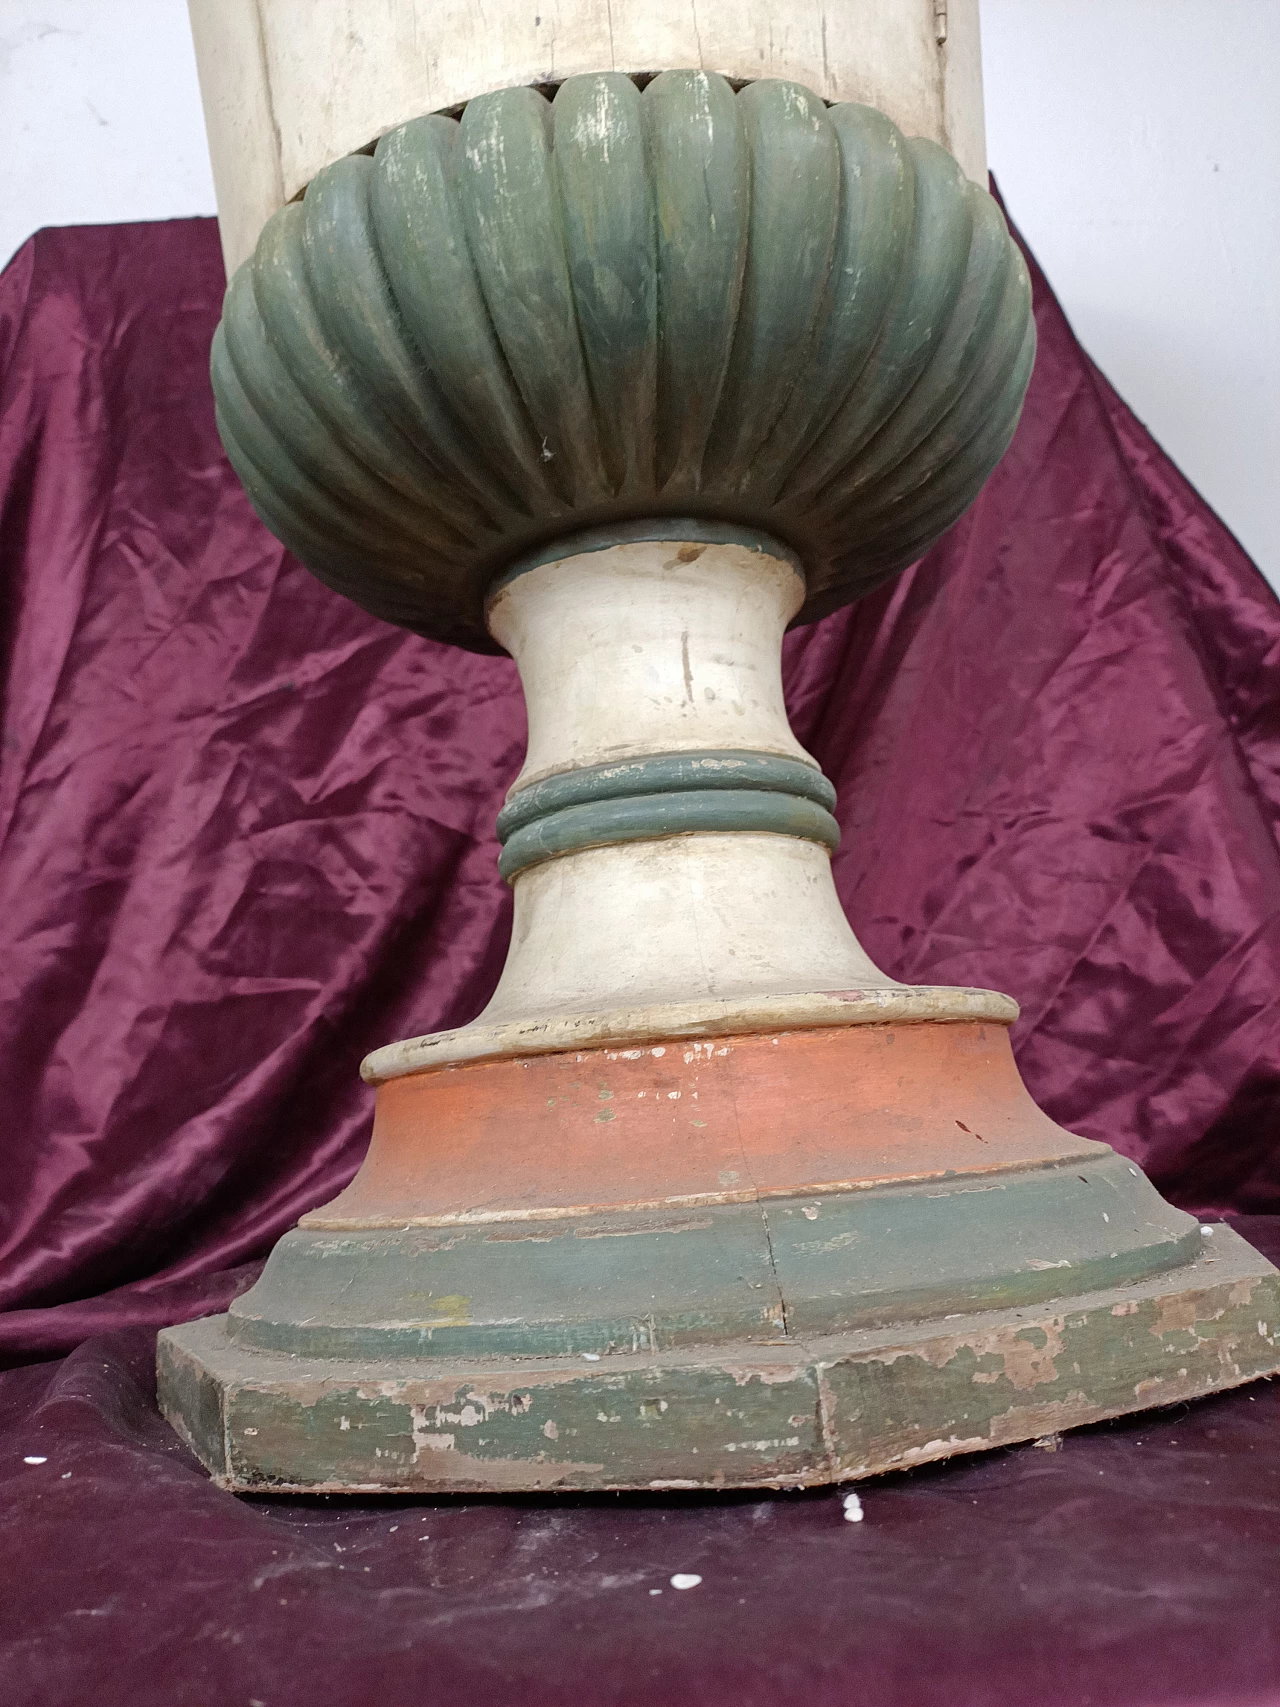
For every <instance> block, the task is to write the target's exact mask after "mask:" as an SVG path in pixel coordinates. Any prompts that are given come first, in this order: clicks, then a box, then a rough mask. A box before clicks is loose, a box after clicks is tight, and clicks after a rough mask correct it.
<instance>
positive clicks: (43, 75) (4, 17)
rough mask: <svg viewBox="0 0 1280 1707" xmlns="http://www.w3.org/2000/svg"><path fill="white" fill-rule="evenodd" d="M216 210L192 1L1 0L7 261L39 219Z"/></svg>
mask: <svg viewBox="0 0 1280 1707" xmlns="http://www.w3.org/2000/svg"><path fill="white" fill-rule="evenodd" d="M214 211H215V208H214V199H213V176H212V174H211V172H210V170H209V150H208V146H207V144H206V142H205V137H204V117H203V115H202V113H201V111H200V91H199V88H198V87H197V84H196V61H195V54H194V52H193V50H192V46H191V27H190V25H189V24H188V22H187V8H186V4H185V0H0V266H2V265H3V264H4V263H5V261H7V260H8V259H9V257H10V255H11V254H12V253H13V251H14V250H15V249H16V248H17V247H18V245H19V244H20V243H22V242H23V241H24V240H25V239H26V238H27V237H29V236H30V235H31V233H32V232H33V231H35V230H36V229H37V228H38V227H40V226H42V225H93V224H99V223H101V224H108V223H113V222H115V221H117V220H126V219H175V218H180V217H182V216H183V215H186V214H193V213H213V212H214Z"/></svg>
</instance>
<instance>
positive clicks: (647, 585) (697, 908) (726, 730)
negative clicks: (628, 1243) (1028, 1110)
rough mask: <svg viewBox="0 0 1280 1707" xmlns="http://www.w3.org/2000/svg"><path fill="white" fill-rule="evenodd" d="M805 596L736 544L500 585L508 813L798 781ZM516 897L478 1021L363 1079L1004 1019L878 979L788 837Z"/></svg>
mask: <svg viewBox="0 0 1280 1707" xmlns="http://www.w3.org/2000/svg"><path fill="white" fill-rule="evenodd" d="M803 596H804V585H803V582H802V580H801V578H800V575H799V573H798V572H797V570H796V569H795V568H794V567H793V566H792V565H791V563H789V562H788V561H786V560H785V559H784V558H783V557H782V556H781V555H778V556H774V555H770V554H768V553H766V552H764V551H761V550H758V549H753V548H751V547H749V546H746V545H738V544H702V543H698V542H696V541H688V542H681V541H667V540H663V541H652V540H648V541H636V542H630V543H626V544H617V545H612V546H608V547H606V548H604V549H601V550H597V551H589V552H583V553H581V554H578V555H574V556H569V557H565V558H563V559H561V560H559V561H556V562H549V563H545V564H542V565H540V566H539V567H537V568H533V569H529V570H526V571H525V572H523V573H521V574H518V575H517V576H516V577H515V578H514V579H512V580H510V581H509V582H508V583H507V584H506V585H505V586H503V587H502V588H501V590H500V591H499V592H498V593H497V595H496V596H495V597H494V598H493V600H492V602H491V606H490V612H489V625H490V628H491V631H492V633H493V634H494V636H495V638H497V639H498V640H499V641H501V643H502V644H503V645H504V646H505V647H506V648H507V649H508V651H509V652H510V653H511V655H512V656H513V657H514V658H515V660H516V663H517V665H518V667H519V670H520V677H521V681H522V683H523V685H524V690H525V695H526V698H527V701H528V708H529V747H528V756H527V759H526V762H525V765H524V768H523V770H522V771H521V773H520V775H519V777H518V778H517V779H516V782H515V784H514V785H513V787H512V790H511V793H510V795H509V796H508V799H509V800H510V799H514V798H517V797H519V796H520V795H521V794H522V792H523V791H525V790H528V789H530V788H531V787H533V786H534V785H537V784H545V783H546V781H547V779H548V778H562V777H568V776H571V775H573V774H575V773H582V772H584V771H586V770H588V769H589V768H590V767H598V766H609V765H613V764H615V763H618V762H619V761H632V760H646V759H653V758H656V757H659V756H662V755H674V754H690V753H704V752H709V751H714V752H717V753H742V754H744V755H757V754H765V755H773V756H775V757H777V758H781V759H784V760H789V761H791V762H792V764H795V763H796V762H797V761H799V762H800V763H801V764H802V765H803V766H805V767H808V768H809V769H811V770H812V771H814V772H816V771H817V769H818V767H817V766H816V764H815V763H814V761H813V760H812V759H811V758H810V757H809V755H808V754H806V753H805V751H804V749H803V748H802V747H801V746H800V745H799V743H798V742H797V740H796V738H795V736H794V735H793V734H792V732H791V729H790V727H789V726H788V723H787V718H786V711H785V708H784V705H783V698H782V679H781V645H782V635H783V632H784V630H785V628H786V626H787V623H788V622H789V621H790V619H791V618H792V616H794V614H795V613H796V611H797V610H799V608H800V606H801V603H802V602H803ZM771 798H774V799H776V798H777V796H774V797H771ZM513 889H514V906H515V913H514V922H513V927H512V937H511V948H510V952H509V954H508V957H507V963H506V967H505V968H504V970H503V974H502V977H501V979H500V981H499V983H498V987H497V989H496V991H495V992H494V995H493V999H492V1001H491V1002H490V1003H489V1005H488V1007H486V1008H485V1010H484V1012H483V1013H482V1014H480V1016H479V1017H478V1018H477V1019H476V1020H475V1021H474V1022H473V1023H472V1024H471V1025H470V1026H464V1027H462V1028H461V1029H459V1030H457V1031H453V1032H446V1033H439V1034H437V1035H436V1036H434V1037H428V1038H417V1039H412V1040H410V1041H408V1042H406V1043H399V1044H392V1045H390V1046H389V1047H387V1048H385V1049H380V1050H378V1051H376V1052H375V1054H374V1055H372V1056H370V1057H369V1059H368V1061H367V1062H366V1063H365V1076H366V1077H367V1078H369V1079H371V1080H373V1081H375V1082H377V1081H380V1080H383V1079H386V1078H389V1077H394V1076H397V1075H399V1074H403V1073H406V1072H413V1071H416V1070H420V1069H421V1068H423V1067H425V1066H429V1065H435V1064H439V1063H442V1062H445V1061H450V1060H463V1059H468V1058H475V1057H479V1056H487V1055H494V1054H506V1053H522V1052H527V1051H532V1050H538V1051H544V1050H549V1049H563V1048H572V1047H574V1046H575V1045H579V1044H587V1043H594V1044H599V1043H601V1042H610V1041H613V1042H619V1043H623V1042H628V1041H633V1040H636V1039H641V1038H654V1037H663V1036H671V1035H684V1036H696V1035H704V1034H705V1035H709V1034H723V1033H726V1032H730V1031H743V1030H762V1029H770V1028H773V1027H777V1028H779V1029H783V1028H788V1029H790V1028H795V1027H797V1026H800V1027H806V1026H814V1025H840V1024H850V1023H857V1022H859V1021H868V1020H876V1019H890V1018H920V1019H925V1018H929V1019H936V1018H957V1019H959V1018H973V1017H986V1018H991V1019H994V1020H999V1021H1003V1022H1005V1023H1007V1022H1008V1021H1009V1020H1010V1019H1012V1018H1013V1017H1014V1016H1015V1015H1016V1012H1017V1009H1016V1007H1015V1005H1014V1004H1013V1003H1012V1002H1011V1001H1010V1000H1009V998H1008V997H1005V996H996V995H993V994H992V993H991V992H985V991H967V990H949V989H911V988H908V987H906V986H904V985H901V984H898V983H896V982H895V981H894V980H893V979H891V978H889V977H887V976H886V975H885V974H884V973H883V972H881V971H880V970H879V969H878V968H877V967H876V966H875V965H874V964H873V963H872V962H871V960H870V959H869V958H868V957H867V955H866V953H865V952H864V951H863V949H862V947H861V946H860V944H859V943H858V940H857V938H856V937H855V936H854V934H853V931H852V930H851V929H850V927H849V923H848V921H847V920H846V918H845V916H844V912H843V910H842V908H841V906H840V901H839V898H838V896H837V894H836V890H835V884H834V882H833V880H832V875H831V861H830V854H829V851H828V849H827V848H826V847H824V846H822V845H821V844H820V843H819V842H818V841H816V840H809V839H806V838H803V837H801V836H797V835H793V834H782V833H756V832H752V831H723V830H718V831H709V832H701V833H691V834H679V835H665V836H660V837H657V838H654V839H649V840H640V841H628V842H621V843H616V844H614V845H607V846H588V847H584V848H582V849H581V850H580V851H574V852H569V853H564V854H560V855H558V856H556V857H554V858H547V859H544V860H542V861H541V862H540V863H536V864H533V865H531V866H529V867H528V868H527V869H525V870H522V871H520V872H519V873H518V874H517V875H516V876H515V878H514V880H513Z"/></svg>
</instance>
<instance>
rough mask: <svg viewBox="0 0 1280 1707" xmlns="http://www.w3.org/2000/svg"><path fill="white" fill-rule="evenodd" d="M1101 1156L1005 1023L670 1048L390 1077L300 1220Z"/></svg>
mask: <svg viewBox="0 0 1280 1707" xmlns="http://www.w3.org/2000/svg"><path fill="white" fill-rule="evenodd" d="M1104 1148H1105V1146H1103V1145H1099V1144H1095V1143H1092V1142H1091V1141H1090V1140H1088V1139H1084V1138H1077V1137H1075V1136H1074V1135H1073V1134H1071V1133H1069V1132H1066V1131H1064V1130H1063V1128H1062V1127H1060V1126H1056V1125H1055V1124H1054V1122H1053V1121H1051V1120H1050V1119H1049V1117H1048V1116H1047V1115H1046V1114H1044V1113H1043V1112H1042V1111H1041V1110H1040V1109H1039V1108H1037V1107H1036V1105H1035V1103H1034V1102H1033V1101H1032V1100H1031V1097H1030V1096H1029V1095H1028V1093H1027V1090H1026V1088H1025V1086H1024V1085H1023V1083H1022V1080H1021V1078H1020V1077H1019V1076H1018V1070H1017V1068H1016V1066H1015V1065H1014V1060H1013V1053H1012V1051H1011V1049H1010V1046H1009V1034H1008V1030H1007V1028H1006V1027H1005V1026H1001V1025H990V1024H986V1023H983V1022H979V1021H974V1022H969V1023H956V1022H947V1023H937V1024H933V1023H917V1024H911V1025H883V1026H879V1025H860V1026H850V1027H840V1028H831V1029H829V1030H821V1031H795V1032H782V1033H777V1034H769V1033H764V1034H756V1035H751V1036H743V1037H719V1038H708V1039H702V1040H698V1041H693V1040H684V1039H677V1040H674V1041H671V1042H668V1043H666V1044H647V1045H644V1046H637V1047H635V1048H629V1049H593V1050H581V1051H573V1052H570V1053H566V1054H560V1055H534V1056H528V1057H524V1058H521V1059H516V1060H501V1061H476V1062H462V1063H459V1064H458V1065H455V1066H447V1067H438V1068H434V1069H432V1070H431V1071H428V1072H423V1073H416V1074H412V1075H410V1076H408V1077H405V1078H399V1079H393V1080H390V1081H389V1082H388V1083H386V1084H384V1085H382V1086H381V1087H380V1089H379V1091H378V1098H377V1108H376V1113H375V1117H374V1125H373V1139H372V1142H371V1144H370V1146H369V1153H368V1156H367V1157H366V1159H365V1162H364V1165H363V1166H362V1167H361V1169H360V1172H359V1173H358V1174H357V1175H356V1177H355V1179H354V1180H353V1181H352V1182H351V1184H350V1185H349V1186H348V1187H347V1189H346V1190H345V1191H344V1192H343V1193H342V1194H341V1195H340V1196H339V1197H337V1198H336V1199H335V1200H334V1201H333V1202H332V1203H330V1204H328V1205H326V1206H325V1207H324V1208H323V1209H318V1210H315V1211H313V1212H312V1213H311V1214H310V1215H307V1216H305V1217H304V1218H303V1221H302V1225H303V1226H305V1227H313V1228H323V1227H332V1228H339V1227H360V1226H363V1227H368V1226H404V1225H409V1224H414V1223H416V1224H419V1225H437V1226H447V1225H449V1224H450V1223H456V1222H468V1221H489V1220H503V1219H539V1218H542V1217H547V1216H552V1215H562V1214H578V1215H580V1214H586V1213H591V1212H592V1211H595V1210H609V1209H622V1208H639V1207H642V1206H644V1207H663V1206H671V1205H677V1204H680V1205H687V1204H691V1203H718V1202H734V1201H742V1200H751V1199H754V1198H756V1197H761V1196H768V1197H772V1196H778V1195H784V1194H785V1195H789V1194H794V1193H805V1192H810V1191H814V1190H815V1189H821V1190H825V1191H832V1190H857V1189H860V1188H864V1187H867V1186H871V1185H879V1184H885V1183H889V1182H895V1181H896V1182H901V1181H906V1180H921V1179H930V1178H936V1177H941V1176H943V1175H946V1174H951V1173H961V1174H967V1173H972V1174H975V1175H981V1174H987V1173H991V1172H993V1171H998V1170H1001V1169H1005V1168H1010V1167H1016V1166H1019V1165H1021V1164H1028V1163H1029V1164H1032V1165H1035V1164H1045V1163H1050V1162H1055V1161H1059V1160H1061V1159H1063V1158H1065V1157H1068V1156H1076V1155H1081V1156H1083V1155H1091V1154H1096V1153H1097V1152H1098V1151H1099V1150H1102V1149H1104Z"/></svg>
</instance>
